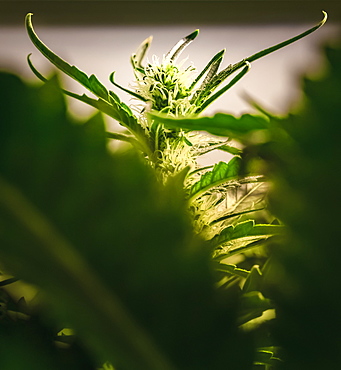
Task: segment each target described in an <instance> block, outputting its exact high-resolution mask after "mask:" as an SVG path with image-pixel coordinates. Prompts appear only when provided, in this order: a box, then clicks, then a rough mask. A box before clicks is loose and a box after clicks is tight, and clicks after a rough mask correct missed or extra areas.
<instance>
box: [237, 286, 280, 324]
mask: <svg viewBox="0 0 341 370" xmlns="http://www.w3.org/2000/svg"><path fill="white" fill-rule="evenodd" d="M241 308H242V314H241V316H240V317H239V318H238V321H239V325H243V324H245V323H247V322H248V321H250V320H253V319H255V318H257V317H260V316H262V314H263V312H264V311H266V310H269V309H272V308H273V304H272V303H271V301H270V300H269V299H267V298H264V296H263V294H262V293H261V292H257V291H253V292H249V293H246V294H243V295H242V298H241Z"/></svg>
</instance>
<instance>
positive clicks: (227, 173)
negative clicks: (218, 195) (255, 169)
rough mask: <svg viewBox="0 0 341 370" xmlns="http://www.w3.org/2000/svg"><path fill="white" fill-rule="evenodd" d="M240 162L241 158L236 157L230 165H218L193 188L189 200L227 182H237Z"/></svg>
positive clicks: (223, 163) (205, 174)
mask: <svg viewBox="0 0 341 370" xmlns="http://www.w3.org/2000/svg"><path fill="white" fill-rule="evenodd" d="M240 161H241V159H240V158H238V157H234V158H232V159H231V160H230V162H228V163H226V162H219V163H217V164H216V165H215V166H214V167H213V169H212V171H209V172H206V173H204V174H203V175H202V176H201V178H200V180H199V181H198V182H196V183H195V184H194V185H193V186H192V187H191V189H190V192H189V199H190V200H193V199H196V198H198V197H199V196H200V195H202V194H204V193H205V192H207V191H208V190H210V189H211V188H213V187H216V186H219V185H222V184H224V183H226V182H227V181H232V180H237V179H238V173H239V168H240Z"/></svg>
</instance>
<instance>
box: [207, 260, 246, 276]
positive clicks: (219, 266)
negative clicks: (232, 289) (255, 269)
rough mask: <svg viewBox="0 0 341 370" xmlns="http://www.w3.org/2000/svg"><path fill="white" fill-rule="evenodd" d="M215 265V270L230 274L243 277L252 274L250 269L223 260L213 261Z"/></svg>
mask: <svg viewBox="0 0 341 370" xmlns="http://www.w3.org/2000/svg"><path fill="white" fill-rule="evenodd" d="M213 267H214V270H215V271H218V272H224V273H226V274H229V275H236V276H239V277H242V278H245V279H246V278H247V277H248V276H249V274H250V272H249V271H247V270H244V269H241V268H238V267H237V266H236V265H232V264H227V263H222V262H213Z"/></svg>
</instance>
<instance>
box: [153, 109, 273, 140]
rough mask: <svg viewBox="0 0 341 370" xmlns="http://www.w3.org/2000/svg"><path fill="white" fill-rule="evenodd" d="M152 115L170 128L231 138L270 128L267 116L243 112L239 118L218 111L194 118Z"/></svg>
mask: <svg viewBox="0 0 341 370" xmlns="http://www.w3.org/2000/svg"><path fill="white" fill-rule="evenodd" d="M150 116H151V118H152V119H154V120H156V121H158V122H160V123H163V124H164V125H165V126H166V127H169V128H182V129H187V130H189V131H207V132H209V133H210V134H213V135H218V136H226V137H231V138H241V137H243V136H244V135H245V134H248V133H250V132H252V131H256V130H265V129H267V128H268V120H267V119H266V118H265V117H262V116H256V115H251V114H243V115H242V116H240V117H239V118H238V117H235V116H233V115H231V114H225V113H217V114H215V115H214V116H213V117H193V118H170V117H169V116H167V115H164V114H160V113H159V114H158V113H150Z"/></svg>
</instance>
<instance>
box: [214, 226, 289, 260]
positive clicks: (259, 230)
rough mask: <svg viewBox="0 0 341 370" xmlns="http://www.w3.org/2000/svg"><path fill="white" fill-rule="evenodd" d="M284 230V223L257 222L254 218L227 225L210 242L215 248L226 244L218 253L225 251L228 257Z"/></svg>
mask: <svg viewBox="0 0 341 370" xmlns="http://www.w3.org/2000/svg"><path fill="white" fill-rule="evenodd" d="M283 231H284V226H282V225H269V224H255V222H254V221H253V220H248V221H244V222H241V223H239V224H237V225H230V226H228V227H226V228H225V229H224V230H223V231H222V232H221V233H220V234H218V235H216V236H214V237H213V238H212V239H211V240H210V241H209V244H210V245H211V246H212V247H213V248H217V247H220V246H224V248H223V251H222V252H218V253H219V255H220V254H222V253H223V254H224V255H226V257H227V256H229V255H232V254H235V253H241V252H242V251H244V250H245V248H246V247H248V246H250V244H252V243H254V242H256V241H259V240H262V239H267V238H268V237H270V236H273V235H277V234H282V233H283Z"/></svg>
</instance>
